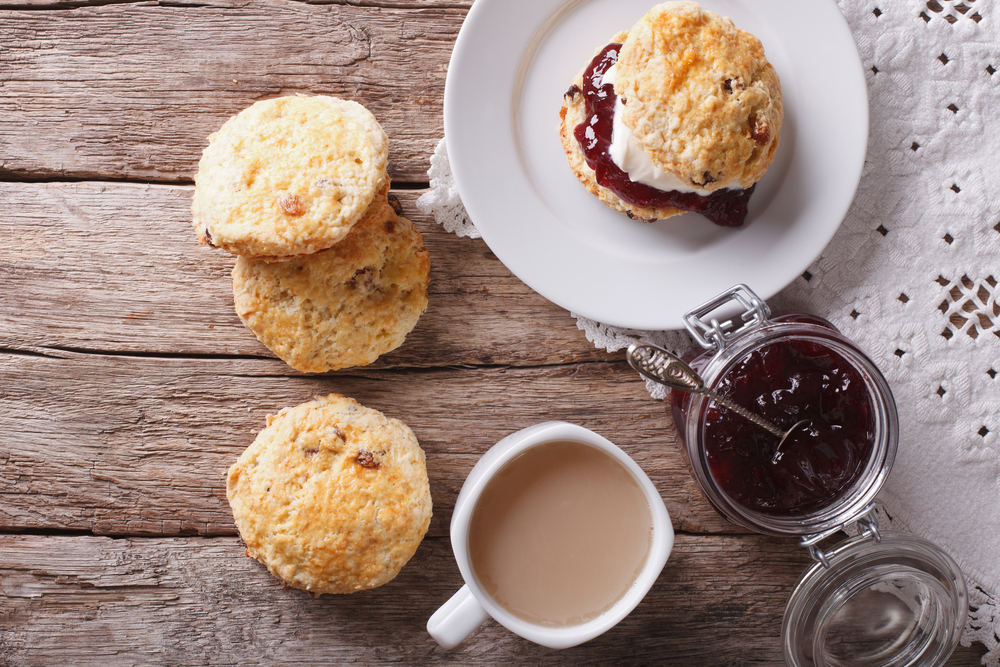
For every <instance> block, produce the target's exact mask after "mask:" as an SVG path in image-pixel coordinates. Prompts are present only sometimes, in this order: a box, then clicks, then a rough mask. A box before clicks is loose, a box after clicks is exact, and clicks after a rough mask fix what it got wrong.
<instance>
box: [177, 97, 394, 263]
mask: <svg viewBox="0 0 1000 667" xmlns="http://www.w3.org/2000/svg"><path fill="white" fill-rule="evenodd" d="M388 154H389V141H388V138H387V137H386V135H385V132H383V131H382V127H381V126H380V125H379V123H378V121H377V120H376V119H375V117H374V116H373V115H372V114H371V112H369V111H368V110H367V109H365V108H364V107H363V106H361V105H360V104H358V103H357V102H352V101H349V100H342V99H338V98H335V97H328V96H322V95H317V96H312V97H307V96H303V95H298V96H292V97H279V98H275V99H270V100H263V101H261V102H257V103H256V104H254V105H253V106H251V107H249V108H247V109H244V110H243V111H241V112H240V113H239V114H237V115H236V116H234V117H233V118H231V119H229V121H227V122H226V123H225V124H224V125H223V126H222V128H221V129H220V130H219V131H218V132H216V133H214V134H212V135H211V136H210V137H209V144H208V147H207V148H206V149H205V151H204V152H203V154H202V157H201V161H200V162H199V164H198V174H197V176H196V177H195V182H196V186H195V192H194V200H193V202H192V204H191V214H192V218H193V225H194V228H195V230H196V231H197V233H198V237H199V239H200V241H201V242H202V243H208V244H210V245H213V246H216V247H219V248H223V249H225V250H227V251H229V252H231V253H233V254H236V255H241V256H244V257H251V258H255V257H270V258H285V257H294V256H296V255H303V254H308V253H313V252H317V251H319V250H323V249H325V248H329V247H330V246H332V245H334V244H335V243H337V242H339V241H340V240H341V239H343V238H344V237H345V236H347V234H348V233H349V232H350V231H351V228H352V227H353V226H354V225H355V224H356V223H357V222H358V221H359V220H360V219H361V218H362V216H363V215H364V214H365V211H366V210H367V209H368V208H369V206H370V205H371V204H372V202H373V200H374V199H375V197H376V195H377V194H378V193H379V191H380V190H381V189H382V188H383V185H384V184H385V182H386V181H387V180H388V176H387V174H386V165H387V163H388Z"/></svg>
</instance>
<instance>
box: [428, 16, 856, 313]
mask: <svg viewBox="0 0 1000 667" xmlns="http://www.w3.org/2000/svg"><path fill="white" fill-rule="evenodd" d="M654 4H655V2H653V1H651V0H476V2H475V4H473V6H472V9H471V10H470V11H469V15H468V17H467V18H466V20H465V24H464V25H463V26H462V30H461V33H460V34H459V36H458V41H457V43H456V44H455V51H454V53H453V54H452V58H451V64H450V65H449V69H448V79H447V84H446V87H445V100H444V125H445V136H446V137H447V140H448V156H449V159H450V161H451V168H452V172H453V174H454V176H455V182H456V185H457V186H458V191H459V194H460V195H461V197H462V201H463V203H464V204H465V206H466V209H467V210H468V212H469V216H470V217H471V218H472V221H473V222H474V223H475V225H476V227H477V228H478V229H479V231H480V232H481V233H482V235H483V239H484V240H485V241H486V243H487V244H488V245H489V247H490V249H491V250H492V251H493V252H494V253H496V255H497V257H499V258H500V260H501V261H503V263H504V264H506V265H507V267H508V268H509V269H510V270H511V271H513V272H514V274H515V275H517V277H519V278H520V279H521V280H523V281H524V282H525V283H527V284H528V285H529V286H530V287H531V288H532V289H534V290H535V291H537V292H538V293H540V294H541V295H542V296H544V297H546V298H547V299H549V300H551V301H553V302H555V303H556V304H558V305H560V306H562V307H564V308H566V309H568V310H570V311H572V312H574V313H576V314H578V315H583V316H585V317H588V318H591V319H594V320H597V321H599V322H603V323H605V324H611V325H615V326H621V327H629V328H636V329H653V330H657V329H679V328H683V322H682V315H683V314H684V313H685V312H686V311H688V310H690V309H692V308H694V307H696V306H698V305H699V304H701V303H702V302H704V301H707V300H708V299H710V298H712V297H713V296H715V295H716V294H719V293H720V292H723V291H724V290H726V289H728V288H730V287H732V286H733V285H735V284H737V283H746V284H747V285H749V286H750V287H751V288H752V289H753V290H754V291H755V292H757V293H758V294H759V295H761V296H762V297H763V298H765V299H766V298H769V297H771V296H773V295H774V294H775V293H776V292H777V291H778V290H780V289H781V288H782V287H784V286H785V285H787V284H789V283H790V282H791V281H792V280H794V279H795V278H796V277H798V276H799V275H801V274H802V272H803V271H804V270H805V269H806V267H807V266H808V265H809V264H810V263H811V262H812V261H813V259H815V258H816V257H817V256H818V255H819V253H820V252H821V251H822V250H823V247H824V246H825V245H826V244H827V242H828V241H829V240H830V238H831V237H832V236H833V234H834V232H835V231H836V230H837V227H838V226H839V225H840V222H841V221H842V220H843V218H844V215H845V213H846V212H847V208H848V206H849V205H850V203H851V200H852V199H853V197H854V191H855V189H856V188H857V185H858V180H859V178H860V176H861V169H862V167H863V165H864V160H865V152H866V148H867V142H868V93H867V87H866V84H865V78H864V74H863V72H862V67H861V60H860V58H859V56H858V52H857V48H856V47H855V45H854V38H853V37H852V36H851V32H850V30H849V29H848V26H847V22H846V21H845V20H844V17H843V16H842V15H841V14H840V11H839V10H838V9H837V5H836V3H833V2H796V3H790V2H787V0H752V1H751V0H705V1H704V2H703V3H702V6H703V7H705V8H706V9H711V10H713V11H716V12H719V13H720V14H722V15H723V16H728V17H730V18H731V19H732V20H733V22H734V23H735V24H736V26H737V27H739V28H741V29H743V30H747V31H749V32H751V33H753V34H754V35H756V36H757V37H758V38H759V39H760V40H761V42H763V44H764V50H765V52H766V54H767V57H768V60H769V61H770V62H771V63H772V64H773V65H774V68H775V69H776V70H777V72H778V76H779V77H780V78H781V86H782V93H783V97H784V109H785V119H784V124H783V125H782V128H781V143H780V145H779V146H778V153H777V157H776V158H775V161H774V163H773V164H772V165H771V168H770V169H769V170H768V172H767V175H766V176H765V177H764V179H763V180H761V182H760V183H759V184H758V185H757V189H756V191H755V192H754V194H753V197H752V198H751V199H750V212H749V215H748V216H747V221H746V223H745V224H744V226H743V227H741V228H739V229H725V228H722V227H718V226H716V225H714V224H712V223H711V222H709V221H708V220H707V219H705V218H703V217H701V216H699V215H697V214H694V213H686V214H684V215H681V216H676V217H673V218H668V219H666V220H660V221H657V222H654V223H644V222H640V221H635V220H630V219H629V218H627V217H626V216H624V215H621V214H620V213H616V212H615V211H612V210H611V209H609V208H607V207H605V206H604V205H603V204H601V203H600V202H599V201H598V200H597V198H596V197H594V196H592V195H590V194H589V193H588V192H587V191H586V190H585V189H584V187H583V185H581V184H580V183H579V181H577V179H576V177H575V176H574V175H573V172H572V171H571V170H570V168H569V166H568V165H567V163H566V157H565V155H564V153H563V150H562V145H561V144H560V141H559V109H560V107H561V106H562V95H563V93H564V92H565V91H566V90H567V89H568V88H569V86H570V84H571V83H572V81H573V78H574V77H575V76H576V74H577V72H579V71H580V70H581V69H583V67H584V66H585V65H586V64H587V63H588V62H589V61H590V59H591V58H592V57H593V54H594V51H595V50H596V49H598V48H600V47H602V46H604V45H605V44H607V43H608V41H609V39H610V38H611V37H612V36H613V35H614V34H615V33H617V32H618V31H620V30H627V29H628V28H630V27H631V26H632V25H633V24H634V23H635V22H636V21H637V20H638V19H639V18H641V17H642V15H643V14H645V13H646V12H647V11H648V10H649V9H650V8H651V7H652V6H653V5H654Z"/></svg>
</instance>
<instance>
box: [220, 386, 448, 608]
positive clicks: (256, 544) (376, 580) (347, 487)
mask: <svg viewBox="0 0 1000 667" xmlns="http://www.w3.org/2000/svg"><path fill="white" fill-rule="evenodd" d="M226 495H227V497H228V498H229V504H230V506H231V507H232V510H233V517H234V518H235V520H236V526H237V528H238V529H239V532H240V536H241V537H242V538H243V541H244V542H245V543H246V548H247V555H248V556H250V557H252V558H255V559H257V560H258V561H260V562H261V563H263V564H264V565H265V566H266V567H267V569H268V570H270V572H271V574H273V575H274V576H276V577H278V578H279V579H281V580H282V581H284V582H286V583H287V584H288V585H289V586H292V587H294V588H300V589H303V590H306V591H309V592H311V593H313V594H317V595H318V594H321V593H353V592H355V591H359V590H364V589H367V588H374V587H376V586H381V585H382V584H384V583H386V582H388V581H390V580H391V579H392V578H393V577H395V576H396V574H397V573H398V572H399V570H400V569H401V568H402V567H403V566H404V565H405V564H406V562H407V561H408V560H409V559H410V557H411V556H412V555H413V553H414V552H415V551H416V550H417V546H418V545H419V544H420V541H421V540H422V539H423V537H424V534H425V533H426V532H427V528H428V526H429V525H430V520H431V495H430V485H429V483H428V480H427V468H426V462H425V457H424V452H423V451H422V450H421V449H420V445H419V444H418V443H417V438H416V436H414V434H413V431H411V430H410V429H409V427H407V426H406V425H405V424H403V423H402V422H400V421H398V420H396V419H391V418H389V417H386V416H385V415H383V414H382V413H380V412H378V411H377V410H372V409H370V408H366V407H364V406H362V405H360V404H359V403H357V402H356V401H354V400H353V399H350V398H347V397H344V396H340V395H338V394H331V395H329V396H326V397H325V398H317V399H316V400H313V401H310V402H308V403H304V404H302V405H299V406H297V407H294V408H286V409H284V410H282V411H281V412H280V413H279V414H278V416H277V417H273V416H271V415H268V418H267V428H265V429H264V430H263V431H261V432H260V434H259V435H258V436H257V439H256V440H254V442H253V444H251V445H250V446H249V447H248V448H247V449H246V450H245V451H244V452H243V454H242V455H241V456H240V458H239V460H237V462H236V463H235V464H234V465H233V466H232V467H231V468H230V469H229V474H228V477H227V482H226Z"/></svg>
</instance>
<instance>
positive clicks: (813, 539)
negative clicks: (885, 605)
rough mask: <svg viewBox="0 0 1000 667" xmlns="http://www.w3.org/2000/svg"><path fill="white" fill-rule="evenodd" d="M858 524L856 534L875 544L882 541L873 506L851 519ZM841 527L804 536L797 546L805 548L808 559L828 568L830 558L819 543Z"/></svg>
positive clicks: (870, 505)
mask: <svg viewBox="0 0 1000 667" xmlns="http://www.w3.org/2000/svg"><path fill="white" fill-rule="evenodd" d="M853 520H854V521H856V522H857V524H858V533H859V534H860V535H863V536H865V537H868V538H870V539H873V540H875V541H876V542H881V541H882V533H880V532H879V530H878V517H876V516H875V505H873V504H869V505H868V506H867V507H866V508H865V509H864V510H862V511H861V514H860V515H858V517H857V518H855V519H853ZM850 522H851V520H848V521H846V522H844V525H847V524H849V523H850ZM840 529H841V526H838V527H836V528H831V529H830V530H825V531H823V532H822V533H816V534H815V535H806V536H805V537H803V538H802V539H800V540H799V545H800V546H803V547H805V548H806V549H807V550H808V551H809V557H810V558H812V559H813V560H814V561H816V562H817V563H820V564H821V565H823V567H825V568H829V567H830V558H829V556H828V555H827V553H826V552H825V551H823V550H822V549H821V548H819V546H818V545H819V543H820V542H822V541H823V540H825V539H826V538H828V537H830V536H831V535H833V534H834V533H836V532H837V531H838V530H840Z"/></svg>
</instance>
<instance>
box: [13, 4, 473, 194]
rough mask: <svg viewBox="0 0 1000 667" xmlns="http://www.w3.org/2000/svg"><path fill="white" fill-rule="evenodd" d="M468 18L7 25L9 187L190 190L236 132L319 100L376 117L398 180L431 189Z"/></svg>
mask: <svg viewBox="0 0 1000 667" xmlns="http://www.w3.org/2000/svg"><path fill="white" fill-rule="evenodd" d="M366 4H367V3H366ZM387 4H388V3H387ZM460 5H461V3H453V4H451V5H449V6H443V7H442V6H435V5H434V3H430V4H429V5H427V6H425V5H424V4H422V3H421V4H419V5H418V4H416V3H414V2H405V3H393V6H383V7H375V6H366V7H359V6H354V5H351V4H333V5H309V4H305V3H300V2H282V1H281V0H247V1H245V2H239V3H230V2H222V3H218V4H216V3H209V4H208V5H205V4H203V3H197V6H189V7H183V6H166V5H157V4H156V3H142V4H113V5H105V6H97V7H81V8H78V9H74V10H72V11H58V10H57V11H13V10H0V43H2V44H3V49H0V177H5V178H10V177H18V178H33V179H41V178H52V177H66V176H71V177H78V178H96V179H108V178H130V179H158V180H169V181H190V180H191V179H192V178H193V175H194V173H195V171H196V170H197V163H198V159H199V158H200V156H201V151H202V150H203V149H204V147H205V146H206V145H207V137H208V135H209V134H210V133H211V132H214V131H215V130H217V129H218V128H219V127H220V126H221V125H222V123H223V122H224V121H225V120H226V119H227V118H229V117H230V116H232V115H233V114H235V113H237V112H238V111H240V110H241V109H243V108H244V107H247V106H249V105H250V104H252V103H253V102H256V101H258V100H261V99H264V98H268V97H276V96H279V95H288V94H294V93H310V94H329V95H336V96H339V97H345V98H349V99H353V100H356V101H358V102H360V103H362V104H364V105H365V106H367V107H368V108H369V109H370V110H371V111H372V112H373V113H374V114H375V115H376V117H377V118H378V119H379V120H380V122H381V123H382V125H383V127H384V128H385V130H386V133H387V134H388V135H389V138H390V149H389V150H390V155H389V159H390V161H389V171H390V174H391V175H392V176H393V178H395V179H398V180H406V181H415V182H426V180H427V175H426V172H427V167H428V164H429V163H428V157H429V156H430V154H431V153H432V152H433V150H434V146H435V145H436V143H437V141H438V139H440V137H441V136H442V134H443V128H442V115H441V112H442V98H443V94H444V79H445V72H446V70H447V65H448V60H449V58H450V56H451V50H452V46H453V44H454V41H455V37H456V35H457V34H458V30H459V28H460V27H461V24H462V20H463V18H464V16H465V13H466V11H467V10H466V9H465V8H464V7H462V6H460Z"/></svg>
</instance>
